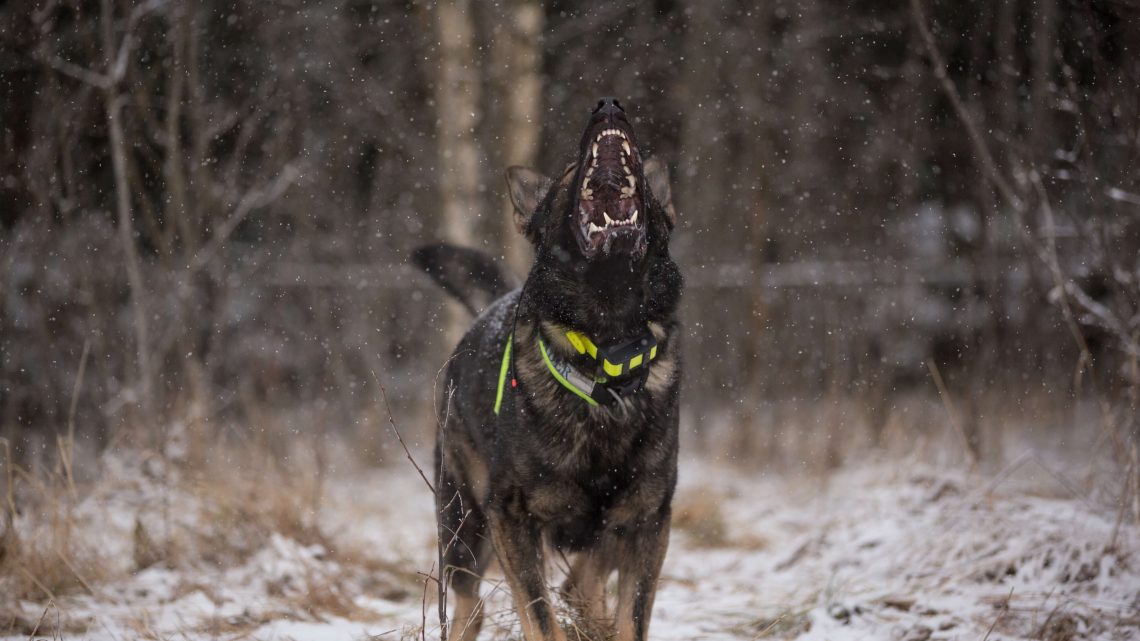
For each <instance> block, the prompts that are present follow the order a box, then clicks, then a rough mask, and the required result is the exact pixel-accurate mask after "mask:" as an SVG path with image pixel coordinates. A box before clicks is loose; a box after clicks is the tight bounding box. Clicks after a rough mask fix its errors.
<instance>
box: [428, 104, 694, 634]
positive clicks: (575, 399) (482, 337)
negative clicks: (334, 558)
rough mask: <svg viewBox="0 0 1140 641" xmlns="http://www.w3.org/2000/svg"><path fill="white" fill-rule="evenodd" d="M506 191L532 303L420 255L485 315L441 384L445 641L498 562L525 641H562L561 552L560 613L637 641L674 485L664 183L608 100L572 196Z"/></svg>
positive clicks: (433, 254) (471, 261) (673, 293)
mask: <svg viewBox="0 0 1140 641" xmlns="http://www.w3.org/2000/svg"><path fill="white" fill-rule="evenodd" d="M507 184H508V190H509V195H510V199H511V202H512V204H513V206H514V210H515V211H514V219H515V224H516V226H517V227H518V229H519V231H520V232H522V234H523V235H524V236H525V237H526V239H527V240H529V241H530V242H531V243H532V244H533V245H534V248H535V261H534V265H533V267H532V268H531V270H530V273H529V275H528V276H527V278H526V281H525V282H524V284H523V285H522V287H520V288H517V289H514V290H512V291H508V290H510V278H509V277H507V276H506V275H505V274H504V273H503V272H502V271H501V270H500V269H499V268H498V267H497V266H496V264H495V262H494V261H493V260H492V259H491V258H490V257H489V256H487V255H486V254H483V253H482V252H478V251H475V250H470V249H461V248H457V247H453V246H448V245H435V246H430V247H424V248H420V249H419V250H417V251H416V252H415V254H414V262H415V263H416V264H418V265H419V266H420V267H421V268H423V269H424V270H425V271H426V272H427V273H428V274H429V275H430V276H431V277H432V278H433V279H434V280H436V281H437V282H438V283H439V284H440V285H441V286H442V287H443V288H444V289H445V290H447V291H448V292H450V293H451V294H452V295H454V296H455V297H456V298H458V299H459V300H460V302H461V303H463V304H464V305H465V306H466V307H467V308H468V309H470V310H472V311H473V312H476V311H479V310H482V312H481V313H480V314H479V316H478V317H477V318H476V320H475V321H474V323H473V325H472V326H471V328H470V329H469V330H468V332H467V333H466V335H465V336H464V337H463V338H462V340H461V341H460V343H459V345H458V347H457V348H456V349H455V352H454V354H453V355H452V357H451V359H450V361H449V362H448V364H447V366H446V368H445V370H444V372H445V373H444V376H445V380H446V381H447V385H446V386H445V387H446V389H448V390H450V392H449V393H446V394H444V395H443V396H444V398H443V399H441V400H440V416H441V417H443V419H442V420H441V424H440V425H441V426H440V429H439V432H438V438H437V443H436V448H435V473H436V474H437V478H438V479H439V482H438V483H437V484H436V498H437V505H436V508H437V514H438V525H439V535H440V545H441V566H442V567H443V568H444V570H443V572H441V576H442V577H444V578H443V579H442V580H443V581H444V584H445V585H446V586H449V587H450V590H451V592H452V593H453V594H454V597H455V599H454V600H455V606H454V612H453V615H452V617H451V631H450V633H449V634H448V641H474V639H475V638H476V636H477V634H478V632H479V629H480V627H481V624H482V620H483V613H482V603H481V601H480V600H479V582H480V579H481V576H482V574H483V572H484V570H485V569H486V567H487V564H488V561H489V560H490V552H491V547H492V545H493V548H494V551H495V553H496V554H497V557H498V561H499V564H500V565H501V567H502V569H503V572H504V574H505V576H506V580H507V582H508V583H509V585H510V588H511V593H512V596H513V599H514V604H515V607H516V609H517V611H518V616H519V620H520V621H521V625H522V631H523V634H524V636H525V637H526V639H527V641H565V633H564V632H563V630H562V628H561V627H560V625H559V622H558V619H557V618H556V614H555V609H554V607H553V603H552V601H551V598H550V594H549V592H548V588H547V583H546V579H545V574H544V571H545V565H546V563H545V559H546V558H547V556H548V555H549V554H550V553H552V552H553V553H555V554H558V555H563V556H565V557H567V558H568V559H570V561H569V571H568V574H567V578H566V580H565V582H564V583H563V585H562V595H563V597H564V599H565V600H566V602H567V603H569V604H571V605H572V606H573V607H574V608H575V609H576V610H577V613H578V614H579V615H581V617H582V618H583V620H585V621H591V622H596V623H598V624H599V625H603V626H605V628H606V629H608V630H610V631H613V632H616V635H617V639H618V640H619V641H641V640H643V639H645V638H646V634H647V630H648V626H649V619H650V614H651V611H652V609H653V599H654V595H655V593H656V589H657V579H658V575H659V573H660V570H661V564H662V561H663V560H664V558H665V551H666V548H667V546H668V541H669V520H670V510H671V508H670V505H671V502H672V498H673V491H674V487H675V485H676V479H677V447H678V427H677V424H678V399H679V393H680V381H681V355H680V327H679V324H678V321H677V318H676V315H677V306H678V302H679V300H680V296H681V289H682V278H681V272H680V270H679V268H678V266H677V264H676V263H675V262H674V261H673V260H672V258H671V257H670V255H669V238H670V234H671V233H672V231H673V227H674V225H675V223H676V212H675V210H674V208H673V203H672V194H671V190H670V186H669V179H668V173H667V170H666V169H665V166H664V164H663V163H660V162H657V161H655V160H648V161H646V162H644V163H643V162H642V159H641V152H640V147H639V146H638V144H637V143H636V139H635V137H634V133H633V128H632V126H631V124H630V120H629V118H628V116H627V115H626V113H625V109H624V108H623V107H622V106H621V104H620V103H619V102H618V101H617V100H616V99H613V98H603V99H601V100H599V101H598V102H597V106H596V107H595V108H594V109H593V110H592V113H591V115H590V118H589V122H588V124H587V126H586V129H585V132H584V133H583V135H582V139H581V144H580V145H579V148H578V154H577V157H576V158H575V159H574V162H571V163H570V164H569V165H567V166H566V168H565V170H564V171H563V172H562V174H561V176H560V177H559V178H557V179H550V178H547V177H545V176H543V175H542V174H540V173H538V172H536V171H533V170H530V169H525V168H521V167H512V168H510V169H508V170H507ZM489 543H490V545H489ZM614 572H617V575H618V580H617V599H616V609H615V610H614V611H613V612H612V613H611V612H610V611H609V610H610V608H609V607H608V606H609V604H608V603H607V598H606V585H607V582H608V579H609V577H610V576H611V575H612V574H613V573H614Z"/></svg>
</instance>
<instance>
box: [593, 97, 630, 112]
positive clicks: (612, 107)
mask: <svg viewBox="0 0 1140 641" xmlns="http://www.w3.org/2000/svg"><path fill="white" fill-rule="evenodd" d="M621 113H625V108H624V107H622V106H621V103H620V102H618V99H617V98H612V97H609V96H607V97H605V98H602V99H601V100H599V101H598V106H596V107H594V115H601V116H616V115H617V114H621Z"/></svg>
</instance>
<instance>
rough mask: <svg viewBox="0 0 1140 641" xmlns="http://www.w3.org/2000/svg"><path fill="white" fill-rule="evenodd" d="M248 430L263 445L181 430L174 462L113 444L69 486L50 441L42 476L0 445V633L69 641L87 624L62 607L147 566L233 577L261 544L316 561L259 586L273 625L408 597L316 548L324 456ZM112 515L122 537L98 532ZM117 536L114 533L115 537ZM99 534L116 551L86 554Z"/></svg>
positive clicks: (381, 575)
mask: <svg viewBox="0 0 1140 641" xmlns="http://www.w3.org/2000/svg"><path fill="white" fill-rule="evenodd" d="M255 431H256V432H258V433H260V434H261V435H262V436H261V437H260V438H248V437H246V436H244V435H243V434H242V433H237V432H234V431H232V430H222V429H215V428H212V427H210V426H208V425H205V424H201V423H199V424H188V425H187V424H183V425H181V426H180V427H179V428H178V429H176V430H173V432H174V433H173V434H172V435H171V436H170V438H171V440H178V441H179V442H181V443H182V444H183V445H182V446H180V447H178V448H168V449H173V450H177V452H176V453H175V454H167V455H161V454H158V453H156V452H154V451H148V450H144V449H133V448H132V447H131V446H130V445H129V444H127V443H124V444H122V445H119V446H117V447H116V448H114V452H113V454H112V458H111V459H106V457H104V459H103V460H100V462H99V463H98V468H99V471H98V472H96V473H92V474H91V475H90V476H91V477H92V478H91V480H90V481H88V482H82V483H77V482H75V480H74V476H73V475H72V473H71V463H70V461H69V460H67V458H68V457H69V454H70V451H71V448H70V447H69V446H68V445H67V443H66V442H64V441H63V440H61V442H60V447H59V449H58V451H57V453H56V456H57V457H58V463H57V465H56V466H55V467H54V468H53V469H50V470H42V469H41V470H39V471H31V470H27V469H24V468H22V467H20V466H18V465H16V464H15V463H14V461H13V460H12V458H11V456H10V453H9V452H8V450H7V448H6V447H3V449H0V455H3V456H4V459H3V461H2V464H3V467H2V468H0V474H2V476H0V480H2V481H3V484H4V485H3V501H4V503H3V511H2V512H0V634H4V633H8V634H20V635H31V634H32V633H33V631H38V632H37V633H38V634H41V635H42V634H47V633H48V632H54V633H55V634H63V633H66V632H74V631H82V630H83V629H84V628H85V626H86V625H87V624H88V622H86V621H82V620H72V619H71V618H70V617H69V616H68V605H67V604H68V602H69V600H70V597H73V596H77V595H82V594H91V595H98V594H99V593H100V590H102V589H103V588H104V586H111V585H113V584H114V583H115V582H116V581H121V580H125V579H127V578H128V576H129V575H130V574H132V573H135V572H138V571H141V570H143V569H146V568H151V567H158V568H166V569H176V570H182V569H186V570H193V569H195V568H197V569H199V570H202V569H203V568H206V569H211V571H213V572H216V571H217V569H219V568H232V567H238V566H240V565H241V564H243V563H245V562H247V561H249V560H250V559H251V557H253V556H254V555H255V554H257V553H258V552H259V551H262V550H264V549H266V546H267V544H268V542H269V540H270V539H271V537H279V538H283V539H285V540H289V541H292V542H295V543H296V544H297V545H299V546H302V547H304V548H306V549H317V550H320V553H319V567H320V571H305V572H302V573H301V574H300V575H299V576H296V577H293V578H291V579H289V581H287V582H282V583H281V584H279V585H274V584H272V583H271V582H268V583H267V584H266V586H265V590H266V592H267V597H269V598H272V599H275V600H276V601H277V602H279V603H280V604H281V607H280V610H281V614H282V615H283V616H284V613H285V612H286V611H287V612H288V616H289V618H294V619H296V618H302V619H307V620H314V621H319V620H323V619H324V618H325V617H328V616H337V617H346V618H352V619H354V620H369V619H370V618H373V617H374V616H375V615H374V613H371V612H369V611H367V610H365V609H364V608H361V607H360V606H359V605H358V604H357V602H356V599H355V597H356V596H357V595H359V594H362V593H369V594H380V595H382V596H384V598H388V599H390V600H403V599H406V598H408V596H409V595H410V594H411V591H410V590H409V589H408V588H407V584H408V583H409V582H410V581H414V580H416V579H415V576H414V573H413V572H410V571H407V570H402V569H400V568H396V567H393V566H392V565H391V564H389V563H386V562H384V561H381V560H378V559H376V558H374V557H371V556H369V555H368V553H367V551H365V550H358V549H349V550H342V549H340V548H339V547H338V545H337V544H336V542H335V541H334V540H333V537H331V536H329V532H328V531H327V527H328V526H327V524H326V523H324V522H323V519H322V509H323V501H324V486H325V478H326V474H327V472H326V465H325V458H324V452H323V450H322V449H321V448H320V447H315V446H314V443H313V442H312V441H310V439H303V438H299V437H297V436H296V435H285V434H278V433H274V432H272V431H269V430H264V429H262V430H255ZM303 441H310V442H303ZM0 446H6V443H3V442H2V441H0ZM353 464H355V463H353ZM124 470H125V472H124ZM124 477H125V478H124ZM123 506H127V507H125V508H124V507H123ZM112 510H118V513H119V515H120V516H121V515H124V514H125V515H127V516H128V518H133V527H131V528H129V529H127V530H126V531H125V532H124V533H125V535H126V536H125V537H119V536H118V535H117V534H111V533H110V531H109V530H108V525H109V524H110V523H111V521H112V520H113V517H112V516H110V515H108V514H106V512H110V511H112ZM119 525H120V527H119V528H118V529H117V530H114V531H115V532H120V531H122V527H121V524H119ZM106 536H113V537H118V538H121V539H122V540H121V541H119V543H120V544H121V545H120V546H119V547H118V548H117V549H107V548H104V547H100V546H99V543H97V542H98V541H100V540H101V539H102V538H103V537H106ZM124 546H125V547H124ZM112 547H113V546H112ZM124 549H125V550H126V551H127V552H126V556H125V557H124V555H123V551H124ZM116 553H117V556H114V555H115V554H116ZM195 591H199V592H202V593H203V594H206V595H210V594H211V589H210V586H209V585H203V584H201V583H192V584H186V585H181V586H179V587H178V588H177V589H176V590H175V591H174V593H173V594H172V596H171V598H172V600H176V599H178V598H181V597H183V596H185V595H186V594H189V593H192V592H195ZM21 602H25V603H24V604H21ZM27 603H43V604H45V605H49V604H50V607H49V608H48V610H50V611H49V614H50V615H51V616H45V617H43V620H42V621H37V620H36V619H37V617H32V616H30V615H29V613H28V611H27V607H26V604H27ZM266 616H267V615H266V614H265V613H255V614H253V615H251V616H248V617H229V618H224V619H222V620H217V621H209V622H208V623H207V624H204V625H205V626H206V627H207V628H209V631H213V632H220V633H227V634H228V633H231V632H235V633H236V632H242V631H248V630H251V629H253V628H256V627H257V626H259V625H261V624H263V623H265V621H266ZM132 625H133V626H134V627H135V632H136V633H137V634H138V635H139V636H140V638H158V637H157V636H156V635H155V634H154V633H153V630H151V623H150V622H148V621H146V620H145V619H140V620H137V621H134V622H133V623H132ZM203 631H207V630H203Z"/></svg>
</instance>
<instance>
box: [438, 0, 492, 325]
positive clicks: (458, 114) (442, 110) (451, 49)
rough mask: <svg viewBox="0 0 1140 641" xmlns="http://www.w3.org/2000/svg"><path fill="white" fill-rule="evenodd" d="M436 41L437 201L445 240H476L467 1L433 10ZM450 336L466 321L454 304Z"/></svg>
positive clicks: (475, 93) (472, 62) (473, 76)
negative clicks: (437, 49) (437, 48)
mask: <svg viewBox="0 0 1140 641" xmlns="http://www.w3.org/2000/svg"><path fill="white" fill-rule="evenodd" d="M436 33H437V35H438V37H439V43H440V52H439V53H440V55H439V59H440V63H439V76H438V78H437V79H436V83H435V98H436V108H437V112H436V113H437V116H438V118H437V124H436V145H437V151H438V155H439V159H440V164H439V170H440V171H439V180H440V203H441V205H442V209H443V219H442V226H443V237H444V240H446V241H447V242H450V243H454V244H457V245H472V244H474V243H475V229H476V221H477V220H478V217H479V216H480V214H481V213H482V212H481V211H480V201H479V158H480V156H481V154H480V150H479V145H478V141H477V140H476V138H475V126H476V124H477V123H478V109H479V95H480V73H479V68H478V67H477V63H476V60H477V58H476V55H475V54H476V52H475V24H474V20H473V19H472V14H471V2H470V0H445V1H441V2H440V3H439V5H438V6H437V8H436ZM448 309H449V310H450V312H449V317H450V318H449V322H448V335H449V338H451V339H453V340H455V341H458V339H459V337H460V336H461V335H462V333H463V328H464V327H466V325H467V323H468V322H469V319H468V318H467V314H466V312H465V311H464V310H463V309H462V307H461V306H460V305H459V304H458V303H454V302H452V303H449V308H448Z"/></svg>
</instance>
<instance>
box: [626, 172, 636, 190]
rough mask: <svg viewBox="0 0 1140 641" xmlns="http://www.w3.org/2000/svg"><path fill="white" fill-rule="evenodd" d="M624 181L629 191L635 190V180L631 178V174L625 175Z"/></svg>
mask: <svg viewBox="0 0 1140 641" xmlns="http://www.w3.org/2000/svg"><path fill="white" fill-rule="evenodd" d="M625 180H626V182H628V183H629V188H630V189H637V179H636V178H634V177H633V174H626V177H625Z"/></svg>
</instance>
